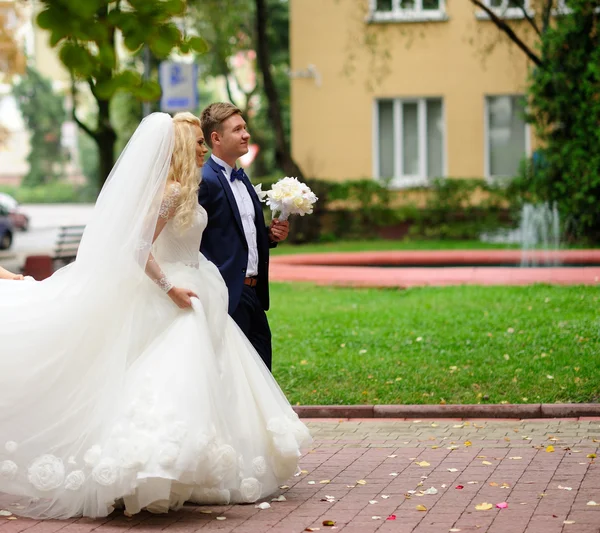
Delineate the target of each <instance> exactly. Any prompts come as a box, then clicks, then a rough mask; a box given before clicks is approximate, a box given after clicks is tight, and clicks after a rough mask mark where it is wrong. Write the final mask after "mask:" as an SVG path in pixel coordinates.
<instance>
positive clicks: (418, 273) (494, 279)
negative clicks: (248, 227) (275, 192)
mask: <svg viewBox="0 0 600 533" xmlns="http://www.w3.org/2000/svg"><path fill="white" fill-rule="evenodd" d="M550 255H551V257H552V258H556V259H557V260H560V262H565V263H568V262H572V263H577V264H582V265H586V264H588V265H589V266H580V267H551V268H550V267H537V268H534V267H529V268H514V265H518V264H519V263H520V261H521V251H520V250H411V251H384V252H341V253H318V254H298V255H280V256H274V257H273V258H272V259H271V267H270V271H269V272H270V274H269V275H270V278H271V280H272V281H305V282H310V283H316V284H319V285H340V286H347V287H403V288H406V287H415V286H427V285H433V286H443V285H463V284H467V285H473V284H474V285H529V284H532V283H556V284H566V285H573V284H584V285H597V284H598V283H599V282H600V267H598V266H597V265H598V263H599V262H600V250H560V251H555V252H551V254H550ZM528 257H529V258H530V259H532V258H533V257H535V258H536V260H537V261H539V262H540V263H543V262H544V260H545V259H548V257H547V256H546V255H545V252H530V254H529V256H528ZM477 264H479V265H486V264H487V265H490V266H479V267H475V266H466V265H477ZM502 264H506V265H508V266H505V267H502V266H491V265H502ZM369 265H382V266H378V267H375V266H369ZM383 265H385V266H383ZM395 265H397V266H398V267H396V268H394V266H395ZM411 265H412V266H411ZM418 265H429V267H423V266H418ZM436 265H439V266H436ZM443 265H453V266H446V267H444V266H443ZM460 265H464V266H460ZM510 265H512V266H510ZM593 265H596V266H593ZM431 267H434V268H431Z"/></svg>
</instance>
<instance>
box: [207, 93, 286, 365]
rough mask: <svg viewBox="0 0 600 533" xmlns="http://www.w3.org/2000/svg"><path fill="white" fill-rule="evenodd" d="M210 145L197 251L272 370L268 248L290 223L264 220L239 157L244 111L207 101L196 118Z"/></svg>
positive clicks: (243, 146) (244, 140) (245, 136)
mask: <svg viewBox="0 0 600 533" xmlns="http://www.w3.org/2000/svg"><path fill="white" fill-rule="evenodd" d="M200 120H201V123H202V131H203V133H204V138H205V140H206V143H207V144H208V146H209V147H210V148H211V149H212V155H211V157H210V159H209V160H208V161H207V162H206V163H205V164H204V166H203V167H202V181H201V183H200V189H199V191H198V200H199V201H200V205H201V206H202V207H204V209H205V210H206V212H207V213H208V226H207V227H206V230H205V231H204V234H203V236H202V244H201V245H200V251H201V252H202V253H203V254H204V256H205V257H206V258H207V259H209V260H210V261H212V262H213V263H215V265H217V267H218V268H219V271H220V272H221V275H222V276H223V279H224V280H225V284H226V285H227V288H228V289H229V314H230V315H231V316H232V318H233V319H234V320H235V322H236V323H237V324H238V326H239V327H240V329H241V330H242V331H243V332H244V334H245V335H246V337H248V340H249V341H250V342H251V343H252V345H253V346H254V348H255V349H256V351H257V352H258V353H259V355H260V356H261V358H262V360H263V361H264V363H265V365H267V368H268V369H269V370H271V359H272V349H271V330H270V328H269V322H268V321H267V315H266V313H265V311H267V310H268V309H269V248H274V247H275V246H277V243H278V242H281V241H283V240H284V239H286V238H287V236H288V231H289V223H288V222H287V221H285V222H283V221H278V220H277V219H274V220H273V221H272V222H271V225H270V226H269V227H267V226H265V220H264V218H263V213H262V205H261V203H260V200H259V199H258V196H257V194H256V192H255V190H254V187H253V186H252V184H251V183H250V180H249V179H248V176H246V173H245V172H244V170H243V169H242V168H239V167H238V168H236V161H237V159H238V158H239V157H241V156H243V155H244V154H246V153H247V152H248V141H249V139H250V134H249V133H248V130H247V129H246V121H245V120H244V119H243V117H242V112H241V111H240V110H239V109H238V108H237V107H235V106H234V105H232V104H229V103H221V102H218V103H214V104H210V105H209V106H208V107H207V108H206V109H205V110H204V111H203V112H202V116H201V118H200Z"/></svg>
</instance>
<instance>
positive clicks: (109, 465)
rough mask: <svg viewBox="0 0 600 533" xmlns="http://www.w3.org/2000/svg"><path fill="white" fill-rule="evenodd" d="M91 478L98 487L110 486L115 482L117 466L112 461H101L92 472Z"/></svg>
mask: <svg viewBox="0 0 600 533" xmlns="http://www.w3.org/2000/svg"><path fill="white" fill-rule="evenodd" d="M92 477H93V478H94V481H95V482H96V483H98V484H99V485H104V486H108V485H112V484H113V483H114V482H115V481H116V480H117V465H116V462H115V461H114V459H108V458H107V459H102V461H100V462H99V463H98V465H96V467H94V470H92Z"/></svg>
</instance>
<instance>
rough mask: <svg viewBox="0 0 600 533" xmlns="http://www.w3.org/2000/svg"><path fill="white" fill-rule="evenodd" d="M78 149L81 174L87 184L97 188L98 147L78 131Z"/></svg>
mask: <svg viewBox="0 0 600 533" xmlns="http://www.w3.org/2000/svg"><path fill="white" fill-rule="evenodd" d="M77 147H78V149H79V165H80V167H81V172H82V173H83V175H84V176H85V177H86V179H87V182H88V184H90V186H94V187H96V188H97V184H98V182H99V179H98V176H99V171H100V169H99V164H98V163H99V161H98V159H99V158H98V146H96V143H95V142H94V140H93V139H91V138H90V137H89V136H88V135H86V134H85V133H83V132H81V131H79V132H78V135H77Z"/></svg>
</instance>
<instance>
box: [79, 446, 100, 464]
mask: <svg viewBox="0 0 600 533" xmlns="http://www.w3.org/2000/svg"><path fill="white" fill-rule="evenodd" d="M101 455H102V448H100V446H98V445H97V444H95V445H94V446H92V447H91V448H90V449H89V450H88V451H87V452H85V455H84V456H83V460H84V461H85V464H86V465H88V466H94V465H95V464H97V463H98V461H99V460H100V457H101Z"/></svg>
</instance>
